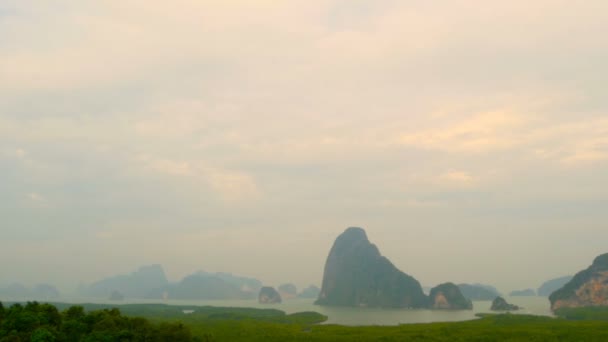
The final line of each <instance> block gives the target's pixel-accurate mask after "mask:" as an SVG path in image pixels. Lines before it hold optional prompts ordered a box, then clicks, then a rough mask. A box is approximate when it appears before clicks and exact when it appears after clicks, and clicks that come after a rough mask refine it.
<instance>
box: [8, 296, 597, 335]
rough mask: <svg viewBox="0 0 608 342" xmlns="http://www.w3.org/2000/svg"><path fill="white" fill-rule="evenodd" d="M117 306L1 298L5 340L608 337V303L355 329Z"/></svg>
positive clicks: (276, 317)
mask: <svg viewBox="0 0 608 342" xmlns="http://www.w3.org/2000/svg"><path fill="white" fill-rule="evenodd" d="M118 307H119V308H120V311H119V309H117V308H112V309H110V308H109V306H108V305H101V304H84V305H82V306H69V305H67V304H56V305H51V304H39V303H36V302H33V303H27V304H25V305H23V304H13V305H11V306H10V307H9V308H6V307H4V306H3V305H2V304H1V303H0V341H2V342H4V341H497V340H500V341H608V324H606V320H608V308H587V309H586V310H578V311H577V310H573V309H568V312H567V314H564V316H563V317H566V318H569V319H573V320H566V319H563V318H557V319H556V318H551V317H543V316H529V315H512V314H500V315H494V314H484V315H479V317H480V318H479V319H477V320H472V321H465V322H451V323H431V324H406V325H399V326H362V327H349V326H341V325H322V324H318V323H321V322H323V321H325V319H326V317H324V316H323V315H321V314H319V313H316V312H302V313H295V314H289V315H288V314H285V313H284V312H283V311H280V310H276V309H253V308H219V307H210V306H169V305H162V304H143V305H142V304H128V305H120V306H118ZM61 308H63V311H62V312H60V311H58V310H60V309H61ZM121 312H122V313H121ZM560 312H561V311H560ZM563 312H566V311H563ZM133 316H139V317H133ZM588 319H593V320H588ZM599 319H603V320H604V321H600V320H599Z"/></svg>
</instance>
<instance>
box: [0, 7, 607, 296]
mask: <svg viewBox="0 0 608 342" xmlns="http://www.w3.org/2000/svg"><path fill="white" fill-rule="evenodd" d="M606 13H608V2H606V1H604V0H587V1H584V2H572V1H565V0H537V1H533V2H530V1H520V0H514V1H495V0H487V1H483V2H480V1H472V0H468V1H467V0H450V1H447V0H445V1H442V0H438V1H432V2H429V1H419V0H408V1H397V0H374V1H364V0H315V1H300V0H290V1H271V0H231V1H224V0H222V1H220V0H173V1H160V0H158V1H150V0H104V1H81V0H54V1H38V0H2V1H1V2H0V217H1V218H2V222H1V223H0V244H1V246H2V247H1V248H0V260H3V262H1V263H0V284H3V283H4V284H6V283H9V282H14V281H19V282H22V283H25V284H29V285H33V284H35V283H39V282H50V283H53V284H56V285H57V286H59V287H60V288H62V289H67V290H71V289H74V288H76V286H77V285H78V284H79V283H81V282H82V283H90V282H93V281H96V280H99V279H101V278H103V277H107V276H111V275H115V274H120V273H129V272H132V271H134V270H135V269H137V268H138V267H139V266H141V265H146V264H154V263H160V264H162V265H163V266H164V268H165V271H166V273H167V275H168V277H169V278H170V280H172V281H177V280H179V279H180V278H181V277H183V276H185V275H187V274H190V273H192V272H194V271H196V270H205V271H211V272H215V271H224V272H232V273H235V274H239V275H245V276H252V277H256V278H258V279H260V280H262V281H263V282H264V283H265V284H268V285H275V286H276V285H279V284H281V283H286V282H293V283H295V284H296V285H298V286H299V287H304V286H307V285H308V284H311V283H312V284H317V285H320V284H321V277H322V273H323V266H324V262H325V259H326V257H327V254H328V251H329V249H330V247H331V245H332V243H333V241H334V239H335V238H336V237H337V236H338V235H339V234H340V233H342V232H343V231H344V229H345V228H347V227H349V226H360V227H363V228H365V229H366V231H367V234H368V237H369V238H370V240H371V241H372V242H373V243H375V244H376V245H377V246H378V247H379V248H380V251H381V253H383V254H384V255H385V256H387V257H388V258H389V259H390V260H391V261H392V262H393V263H394V264H395V265H396V266H397V267H398V268H399V269H401V270H403V271H404V272H406V273H408V274H411V275H413V276H414V277H416V278H417V279H418V280H419V281H420V282H421V283H422V284H423V285H435V284H438V283H441V282H445V281H452V282H456V283H460V282H480V283H486V284H492V285H495V286H497V287H498V288H499V289H502V290H503V291H510V290H513V289H521V288H530V287H532V288H536V287H538V286H539V285H540V283H542V282H543V281H544V280H547V279H550V278H554V277H558V276H563V275H568V274H573V273H575V272H577V271H579V270H581V269H583V268H585V267H587V266H588V265H589V264H590V263H591V261H592V260H593V258H594V257H595V256H597V255H599V254H601V253H605V252H608V245H607V244H606V241H608V227H607V226H606V222H608V210H607V209H608V191H607V190H608V97H607V96H606V95H607V94H606V81H607V80H608V68H607V67H606V60H608V35H606V34H605V33H606V32H608V20H606V19H607V17H606Z"/></svg>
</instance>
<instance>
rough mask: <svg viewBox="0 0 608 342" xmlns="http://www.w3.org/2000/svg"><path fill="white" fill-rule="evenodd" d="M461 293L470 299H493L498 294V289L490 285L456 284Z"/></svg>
mask: <svg viewBox="0 0 608 342" xmlns="http://www.w3.org/2000/svg"><path fill="white" fill-rule="evenodd" d="M458 288H459V289H460V292H462V295H463V296H465V297H466V298H468V299H470V300H494V298H496V297H498V296H500V293H499V292H498V290H496V288H495V287H493V286H490V285H483V284H458Z"/></svg>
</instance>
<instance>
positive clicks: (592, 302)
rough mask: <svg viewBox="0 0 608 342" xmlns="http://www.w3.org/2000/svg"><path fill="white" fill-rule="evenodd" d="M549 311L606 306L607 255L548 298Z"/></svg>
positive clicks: (607, 283) (599, 258) (596, 259)
mask: <svg viewBox="0 0 608 342" xmlns="http://www.w3.org/2000/svg"><path fill="white" fill-rule="evenodd" d="M549 301H551V309H552V310H557V309H560V308H577V307H585V306H608V253H605V254H602V255H600V256H598V257H596V258H595V260H593V264H591V266H589V267H588V268H587V269H586V270H583V271H580V272H578V273H577V274H576V275H575V276H574V278H572V280H570V281H569V282H568V283H566V285H564V287H562V288H561V289H559V290H557V291H555V292H553V293H552V294H551V295H550V296H549Z"/></svg>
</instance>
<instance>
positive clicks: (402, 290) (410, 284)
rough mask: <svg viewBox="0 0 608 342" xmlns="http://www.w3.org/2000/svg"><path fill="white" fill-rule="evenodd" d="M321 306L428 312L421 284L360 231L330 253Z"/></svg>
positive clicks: (345, 236) (348, 232)
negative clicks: (392, 261) (421, 310)
mask: <svg viewBox="0 0 608 342" xmlns="http://www.w3.org/2000/svg"><path fill="white" fill-rule="evenodd" d="M315 303H316V304H319V305H334V306H367V307H396V308H407V307H411V308H426V307H428V306H429V300H428V297H427V296H426V295H425V294H424V292H423V291H422V287H421V286H420V283H419V282H418V281H417V280H416V279H414V278H413V277H411V276H409V275H407V274H405V273H403V272H401V271H400V270H398V269H397V268H396V267H395V266H393V264H392V263H391V262H390V261H389V260H388V259H387V258H385V257H383V256H382V255H381V254H380V252H379V251H378V248H377V247H376V246H375V245H373V244H372V243H370V242H369V240H368V239H367V235H366V234H365V231H364V230H363V229H361V228H355V227H351V228H348V229H346V231H344V233H342V234H341V235H340V236H338V238H337V239H336V241H335V242H334V245H333V247H332V248H331V250H330V252H329V256H328V257H327V261H326V263H325V271H324V274H323V286H322V288H321V293H320V294H319V298H318V299H317V301H316V302H315Z"/></svg>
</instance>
